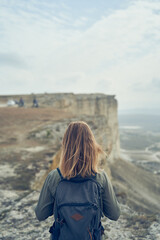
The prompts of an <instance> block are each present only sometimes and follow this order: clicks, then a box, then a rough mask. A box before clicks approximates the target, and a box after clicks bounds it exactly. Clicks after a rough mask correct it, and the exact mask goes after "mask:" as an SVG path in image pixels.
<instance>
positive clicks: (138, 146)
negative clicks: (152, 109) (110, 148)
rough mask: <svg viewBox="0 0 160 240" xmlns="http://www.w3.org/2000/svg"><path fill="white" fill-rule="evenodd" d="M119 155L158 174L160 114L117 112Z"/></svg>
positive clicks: (159, 166) (159, 160)
mask: <svg viewBox="0 0 160 240" xmlns="http://www.w3.org/2000/svg"><path fill="white" fill-rule="evenodd" d="M118 119H119V135H120V148H121V157H122V158H123V159H126V160H128V161H131V162H133V163H134V164H136V165H138V166H139V167H142V168H144V169H146V170H147V171H150V172H153V173H154V174H158V175H160V114H159V113H157V114H149V113H136V112H134V113H119V115H118Z"/></svg>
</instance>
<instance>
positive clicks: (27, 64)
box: [0, 0, 160, 109]
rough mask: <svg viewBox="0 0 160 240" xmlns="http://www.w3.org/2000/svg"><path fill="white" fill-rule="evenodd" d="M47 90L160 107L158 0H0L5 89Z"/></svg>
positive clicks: (0, 65)
mask: <svg viewBox="0 0 160 240" xmlns="http://www.w3.org/2000/svg"><path fill="white" fill-rule="evenodd" d="M46 92H47V93H57V92H61V93H62V92H73V93H104V94H108V95H116V99H117V100H118V106H119V108H120V109H129V108H130V109H132V108H133V109H135V108H155V109H157V108H160V107H159V106H160V0H121V1H120V0H112V1H111V0H99V1H97V0H81V1H78V0H77V1H76V0H57V1H55V0H43V1H42V0H0V95H9V94H25V93H26V94H30V93H35V94H36V93H46Z"/></svg>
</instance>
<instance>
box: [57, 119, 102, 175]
mask: <svg viewBox="0 0 160 240" xmlns="http://www.w3.org/2000/svg"><path fill="white" fill-rule="evenodd" d="M99 153H103V150H102V148H101V147H100V145H98V144H97V142H96V140H95V138H94V135H93V133H92V131H91V129H90V127H89V126H88V125H87V123H85V122H82V121H79V122H72V123H70V124H69V126H68V128H67V130H66V132H65V134H64V137H63V142H62V154H61V159H60V165H59V168H60V171H61V173H62V175H63V177H65V178H67V179H70V178H72V177H76V176H77V175H80V176H82V177H86V176H91V175H94V174H95V173H96V172H98V168H97V166H98V155H99Z"/></svg>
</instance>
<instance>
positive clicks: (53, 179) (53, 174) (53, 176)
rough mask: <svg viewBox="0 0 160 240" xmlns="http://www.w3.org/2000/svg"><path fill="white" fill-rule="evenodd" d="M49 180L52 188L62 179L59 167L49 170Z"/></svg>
mask: <svg viewBox="0 0 160 240" xmlns="http://www.w3.org/2000/svg"><path fill="white" fill-rule="evenodd" d="M47 180H48V184H49V187H50V188H52V186H53V185H54V186H56V185H58V183H59V182H60V180H61V177H60V175H59V173H58V171H57V169H54V170H52V171H50V172H49V174H48V176H47Z"/></svg>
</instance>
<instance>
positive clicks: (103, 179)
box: [35, 169, 120, 221]
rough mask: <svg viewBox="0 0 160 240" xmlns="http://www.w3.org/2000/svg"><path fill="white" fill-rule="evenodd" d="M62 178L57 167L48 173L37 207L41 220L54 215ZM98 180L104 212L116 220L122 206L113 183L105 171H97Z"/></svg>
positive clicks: (37, 213) (38, 217)
mask: <svg viewBox="0 0 160 240" xmlns="http://www.w3.org/2000/svg"><path fill="white" fill-rule="evenodd" d="M60 180H61V178H60V176H59V173H58V171H57V169H55V170H53V171H51V172H50V173H49V174H48V176H47V178H46V180H45V182H44V185H43V187H42V190H41V193H40V197H39V200H38V204H37V206H36V209H35V213H36V216H37V219H38V220H39V221H43V220H45V219H46V218H48V217H49V216H52V215H53V209H54V201H55V192H56V188H57V185H58V183H59V181H60ZM96 180H97V182H98V183H99V184H100V185H101V198H102V205H103V209H102V211H103V214H104V215H105V216H106V217H108V218H109V219H111V220H115V221H116V220H117V219H118V218H119V216H120V207H119V204H118V202H117V199H116V196H115V193H114V190H113V187H112V184H111V182H110V180H109V178H108V177H107V174H106V173H105V172H104V171H102V172H100V173H97V175H96Z"/></svg>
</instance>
